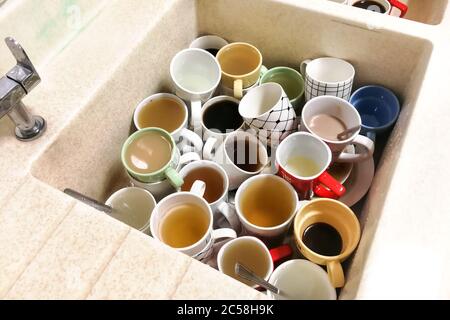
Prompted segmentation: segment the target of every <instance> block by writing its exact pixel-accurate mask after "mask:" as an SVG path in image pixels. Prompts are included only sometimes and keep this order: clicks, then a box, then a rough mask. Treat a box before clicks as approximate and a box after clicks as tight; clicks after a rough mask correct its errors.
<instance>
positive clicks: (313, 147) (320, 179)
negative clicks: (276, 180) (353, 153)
mask: <svg viewBox="0 0 450 320" xmlns="http://www.w3.org/2000/svg"><path fill="white" fill-rule="evenodd" d="M331 159H332V154H331V150H330V148H329V147H328V146H327V145H326V144H325V142H323V141H322V140H320V139H319V138H317V137H315V136H313V135H312V134H310V133H306V132H297V133H294V134H291V135H290V136H288V137H287V138H286V139H284V140H283V141H282V142H281V144H280V145H279V146H278V148H277V151H276V156H275V160H276V162H275V164H276V167H277V169H278V175H279V176H280V177H282V178H283V179H285V180H286V181H287V182H289V183H290V184H291V185H292V186H293V187H294V188H295V189H296V190H297V192H298V194H299V197H300V199H301V200H309V199H311V197H312V196H313V194H316V195H317V196H319V197H324V198H334V199H337V198H339V197H341V196H343V195H344V193H345V187H344V186H343V185H342V184H341V183H340V182H338V181H337V180H336V179H334V178H333V177H332V176H331V175H330V174H329V173H328V172H327V169H328V167H329V166H330V163H331ZM324 186H325V187H326V188H325V187H324ZM327 188H328V189H327ZM330 191H331V192H330Z"/></svg>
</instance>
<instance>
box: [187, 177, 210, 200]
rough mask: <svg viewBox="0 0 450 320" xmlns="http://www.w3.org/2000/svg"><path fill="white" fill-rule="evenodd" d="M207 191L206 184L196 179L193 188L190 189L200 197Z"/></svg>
mask: <svg viewBox="0 0 450 320" xmlns="http://www.w3.org/2000/svg"><path fill="white" fill-rule="evenodd" d="M205 191H206V184H205V183H204V182H203V181H201V180H195V182H194V183H193V184H192V187H191V190H189V192H191V193H193V194H195V195H196V196H199V197H200V198H203V195H204V194H205Z"/></svg>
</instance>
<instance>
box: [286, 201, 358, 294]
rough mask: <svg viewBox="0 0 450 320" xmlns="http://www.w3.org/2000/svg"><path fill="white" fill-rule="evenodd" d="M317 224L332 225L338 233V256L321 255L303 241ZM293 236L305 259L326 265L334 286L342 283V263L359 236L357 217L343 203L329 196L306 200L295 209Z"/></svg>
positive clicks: (351, 250)
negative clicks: (339, 246) (339, 243)
mask: <svg viewBox="0 0 450 320" xmlns="http://www.w3.org/2000/svg"><path fill="white" fill-rule="evenodd" d="M317 223H325V224H328V225H329V226H331V227H333V228H334V229H335V230H336V231H337V232H338V233H339V235H340V237H341V240H342V249H341V251H340V253H339V254H338V255H335V256H325V255H321V254H319V253H317V252H315V251H313V250H312V249H311V248H309V247H308V246H307V245H306V244H305V243H304V242H303V235H304V233H305V230H307V229H308V228H309V227H310V226H312V225H314V224H317ZM294 237H295V242H296V244H297V248H298V249H299V250H300V252H301V253H302V255H303V256H304V257H306V258H307V259H308V260H310V261H312V262H314V263H317V264H320V265H323V266H326V267H327V271H328V276H329V278H330V281H331V283H332V285H333V286H334V287H335V288H341V287H343V286H344V284H345V277H344V271H343V270H342V265H341V262H343V261H344V260H345V259H347V258H348V257H349V256H350V255H351V254H352V252H353V251H354V250H355V249H356V247H357V246H358V243H359V239H360V237H361V228H360V225H359V221H358V218H357V217H356V215H355V214H354V213H353V211H352V210H351V209H350V208H349V207H347V206H346V205H345V204H343V203H341V202H339V201H336V200H332V199H316V200H312V201H310V202H308V203H307V204H305V205H304V206H303V207H301V208H300V210H299V211H298V213H297V215H296V217H295V220H294Z"/></svg>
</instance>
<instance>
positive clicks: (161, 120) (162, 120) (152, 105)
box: [133, 93, 203, 152]
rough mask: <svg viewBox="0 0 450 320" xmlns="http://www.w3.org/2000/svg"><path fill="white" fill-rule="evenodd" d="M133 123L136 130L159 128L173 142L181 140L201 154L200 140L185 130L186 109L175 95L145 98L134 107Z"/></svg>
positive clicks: (159, 94)
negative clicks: (170, 137)
mask: <svg viewBox="0 0 450 320" xmlns="http://www.w3.org/2000/svg"><path fill="white" fill-rule="evenodd" d="M133 121H134V125H135V127H136V128H137V129H138V130H140V129H144V128H148V127H157V128H161V129H164V130H166V131H168V132H170V134H171V135H172V137H173V139H174V140H175V142H178V141H180V139H183V140H185V141H187V142H188V143H190V144H192V145H193V146H194V149H195V151H197V152H201V150H202V149H203V142H202V139H201V138H200V137H199V136H198V135H197V134H196V133H194V132H193V131H191V130H188V129H187V123H188V108H187V106H186V104H185V103H184V101H183V100H181V99H180V98H178V97H177V96H176V95H173V94H170V93H157V94H154V95H151V96H150V97H147V98H145V99H144V100H142V101H141V102H140V103H139V104H138V106H137V107H136V109H135V111H134V115H133Z"/></svg>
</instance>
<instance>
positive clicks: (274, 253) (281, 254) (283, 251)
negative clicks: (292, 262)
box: [269, 244, 292, 264]
mask: <svg viewBox="0 0 450 320" xmlns="http://www.w3.org/2000/svg"><path fill="white" fill-rule="evenodd" d="M269 252H270V256H271V257H272V262H273V263H274V264H275V263H277V262H279V261H281V260H283V259H286V258H288V257H290V256H291V255H292V248H291V246H290V245H288V244H285V245H282V246H280V247H276V248H273V249H270V250H269Z"/></svg>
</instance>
